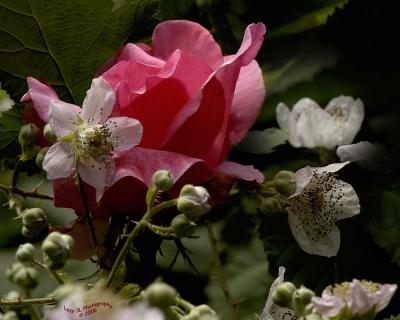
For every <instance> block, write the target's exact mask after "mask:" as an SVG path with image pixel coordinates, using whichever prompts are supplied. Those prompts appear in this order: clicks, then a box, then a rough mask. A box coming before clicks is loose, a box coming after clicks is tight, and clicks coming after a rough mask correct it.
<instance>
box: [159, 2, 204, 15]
mask: <svg viewBox="0 0 400 320" xmlns="http://www.w3.org/2000/svg"><path fill="white" fill-rule="evenodd" d="M195 3H196V1H195V0H161V1H160V16H161V18H162V19H163V20H168V19H178V18H183V17H185V15H186V14H187V12H188V11H189V10H190V8H192V7H193V6H194V4H195Z"/></svg>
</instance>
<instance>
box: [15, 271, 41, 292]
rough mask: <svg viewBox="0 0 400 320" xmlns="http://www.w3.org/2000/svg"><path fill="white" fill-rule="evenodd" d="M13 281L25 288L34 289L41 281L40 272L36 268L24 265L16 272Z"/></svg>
mask: <svg viewBox="0 0 400 320" xmlns="http://www.w3.org/2000/svg"><path fill="white" fill-rule="evenodd" d="M13 282H15V283H16V284H17V285H18V286H20V287H21V288H24V289H28V290H31V289H34V288H35V287H36V286H37V285H38V283H39V274H38V272H37V270H36V269H35V268H32V267H26V266H24V267H22V268H20V269H18V270H17V271H16V272H15V273H14V277H13Z"/></svg>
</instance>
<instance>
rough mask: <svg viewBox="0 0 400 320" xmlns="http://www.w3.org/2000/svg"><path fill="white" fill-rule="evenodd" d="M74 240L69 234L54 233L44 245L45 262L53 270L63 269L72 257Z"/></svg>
mask: <svg viewBox="0 0 400 320" xmlns="http://www.w3.org/2000/svg"><path fill="white" fill-rule="evenodd" d="M73 245H74V240H73V239H72V237H71V236H69V235H67V234H62V233H60V232H57V231H55V232H52V233H50V234H49V235H48V236H47V238H46V239H45V240H44V241H43V243H42V250H43V256H44V260H45V262H46V264H47V266H48V267H49V268H50V269H52V270H57V269H61V268H62V267H64V266H65V264H66V262H67V259H68V258H69V257H70V254H71V250H72V246H73Z"/></svg>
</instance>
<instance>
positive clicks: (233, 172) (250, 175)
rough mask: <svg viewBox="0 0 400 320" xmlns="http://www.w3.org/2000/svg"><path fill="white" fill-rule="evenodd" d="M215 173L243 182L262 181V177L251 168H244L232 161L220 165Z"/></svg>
mask: <svg viewBox="0 0 400 320" xmlns="http://www.w3.org/2000/svg"><path fill="white" fill-rule="evenodd" d="M215 171H216V172H219V173H223V174H225V175H227V176H230V177H234V178H237V179H241V180H245V181H257V182H258V183H262V182H263V181H264V175H263V174H262V173H261V172H260V171H258V170H257V169H255V168H254V167H253V166H244V165H241V164H239V163H236V162H232V161H226V162H223V163H221V164H220V165H219V166H218V167H217V168H216V169H215Z"/></svg>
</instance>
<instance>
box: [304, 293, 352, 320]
mask: <svg viewBox="0 0 400 320" xmlns="http://www.w3.org/2000/svg"><path fill="white" fill-rule="evenodd" d="M311 302H312V304H313V306H314V308H315V309H316V310H317V311H318V313H319V314H320V315H323V316H325V317H329V318H333V317H336V316H337V315H338V314H339V313H340V312H341V311H342V310H343V308H344V307H345V306H346V305H345V302H344V301H343V299H342V298H339V297H336V296H334V295H331V294H329V293H327V291H326V290H324V291H323V292H322V297H321V298H320V297H313V298H312V299H311Z"/></svg>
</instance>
